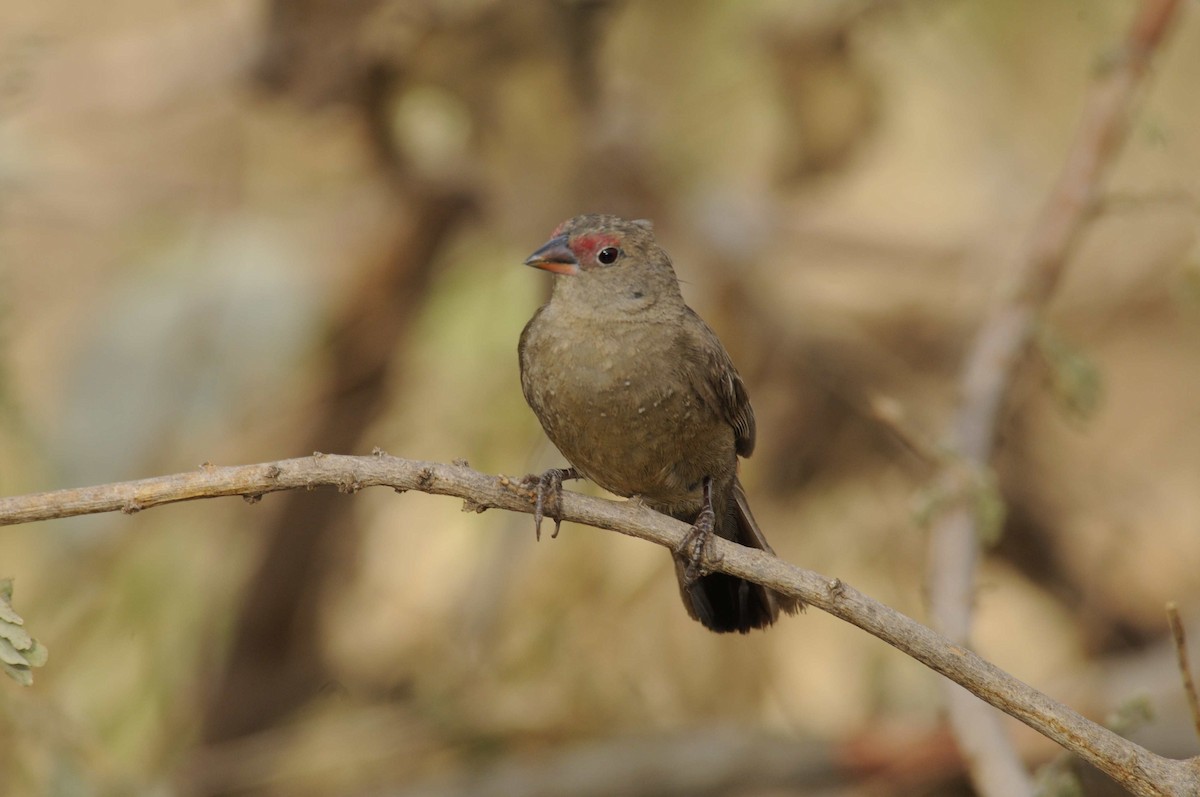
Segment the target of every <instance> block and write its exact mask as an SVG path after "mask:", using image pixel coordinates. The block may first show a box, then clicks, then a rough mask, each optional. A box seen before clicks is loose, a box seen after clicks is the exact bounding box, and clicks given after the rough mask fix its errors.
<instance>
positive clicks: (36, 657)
mask: <svg viewBox="0 0 1200 797" xmlns="http://www.w3.org/2000/svg"><path fill="white" fill-rule="evenodd" d="M12 594H13V585H12V579H11V578H5V579H0V667H3V669H4V672H5V673H7V674H8V676H9V677H10V678H12V679H13V680H15V681H16V682H18V683H20V684H23V685H25V686H29V685H30V684H32V683H33V668H34V667H41V666H42V665H44V664H45V663H46V660H47V659H48V658H49V656H50V651H49V650H47V649H46V646H45V645H43V644H41V643H40V642H38V641H37V640H36V639H34V638H33V637H31V636H30V635H29V632H28V631H26V630H25V629H24V628H22V627H21V626H23V625H25V621H24V620H23V619H21V616H20V615H19V614H17V613H16V611H14V610H13V607H12Z"/></svg>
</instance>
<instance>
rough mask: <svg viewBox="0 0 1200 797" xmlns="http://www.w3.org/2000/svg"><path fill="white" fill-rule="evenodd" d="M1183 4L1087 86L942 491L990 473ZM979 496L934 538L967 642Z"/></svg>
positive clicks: (986, 344)
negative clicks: (1026, 370)
mask: <svg viewBox="0 0 1200 797" xmlns="http://www.w3.org/2000/svg"><path fill="white" fill-rule="evenodd" d="M1180 5H1181V3H1180V2H1179V0H1143V2H1142V3H1141V5H1140V7H1139V8H1138V11H1137V13H1136V14H1135V17H1134V20H1133V22H1132V24H1131V25H1130V28H1129V31H1128V32H1127V34H1126V37H1125V40H1124V42H1123V43H1122V49H1121V51H1120V53H1119V54H1118V55H1119V57H1118V59H1116V60H1115V61H1114V62H1113V63H1112V64H1111V65H1110V66H1109V67H1108V68H1107V69H1105V70H1104V71H1103V72H1102V73H1101V74H1099V75H1098V77H1097V79H1096V80H1095V81H1094V83H1093V85H1092V87H1091V90H1090V93H1089V95H1088V97H1087V99H1086V102H1085V104H1084V111H1083V117H1082V119H1081V121H1080V126H1079V130H1078V132H1077V134H1076V138H1075V142H1074V144H1073V145H1072V147H1071V149H1070V151H1069V154H1068V157H1067V160H1066V163H1065V165H1064V167H1063V171H1062V173H1061V175H1060V176H1059V178H1058V181H1057V183H1056V184H1055V186H1054V188H1053V189H1052V190H1051V192H1050V196H1049V198H1048V199H1047V202H1046V205H1045V208H1044V209H1043V211H1042V213H1041V215H1040V216H1039V217H1038V219H1037V221H1036V222H1035V224H1034V228H1033V230H1032V231H1031V234H1030V237H1029V241H1028V244H1027V246H1026V249H1025V252H1024V253H1023V255H1022V257H1021V259H1020V260H1019V262H1018V263H1017V264H1016V269H1015V270H1016V272H1017V274H1018V284H1017V285H1016V288H1015V290H1014V291H1013V292H1012V294H1011V298H1010V299H1009V300H1007V301H1005V302H1004V303H1002V304H1001V305H1000V306H998V307H997V308H996V309H995V310H994V311H993V312H992V313H991V315H990V317H989V318H988V319H987V321H986V322H985V323H984V325H983V326H982V327H981V328H980V331H979V333H978V335H977V337H976V338H975V342H974V345H973V346H972V348H971V351H970V353H969V354H968V356H967V359H966V362H965V364H964V367H963V371H962V377H961V383H960V390H961V403H960V405H959V409H958V412H957V414H956V415H955V417H954V420H953V423H952V428H951V441H952V442H951V451H952V454H953V456H954V459H955V460H956V462H955V468H953V469H948V470H947V472H946V473H945V474H944V475H943V478H942V479H941V482H940V484H941V489H942V490H943V491H944V492H958V493H959V494H960V495H962V494H964V493H970V492H971V491H972V489H973V488H971V487H968V488H966V489H963V488H962V487H961V466H962V465H964V464H965V465H966V466H967V468H968V469H971V470H973V471H974V472H976V473H982V472H986V469H987V468H988V467H989V464H990V462H991V457H992V451H993V447H994V444H995V439H996V431H997V427H998V424H999V419H1000V414H1001V411H1002V410H1003V408H1004V402H1005V398H1006V395H1007V393H1008V388H1009V385H1010V384H1011V382H1012V378H1013V376H1014V374H1015V373H1016V371H1017V369H1018V368H1019V366H1020V364H1021V362H1022V361H1023V360H1024V359H1025V356H1026V354H1027V352H1028V351H1029V348H1030V343H1031V341H1032V339H1033V336H1034V333H1035V331H1036V328H1037V323H1038V320H1039V317H1040V314H1041V312H1042V310H1043V308H1044V307H1045V306H1046V304H1047V303H1048V302H1049V300H1050V297H1051V296H1052V295H1053V293H1054V290H1055V288H1056V287H1057V285H1058V283H1059V281H1060V279H1061V277H1062V273H1063V270H1064V269H1065V268H1066V264H1067V262H1068V261H1069V259H1070V256H1071V253H1072V252H1073V250H1074V248H1075V244H1076V243H1077V241H1078V240H1079V237H1080V234H1081V233H1082V232H1083V230H1084V227H1085V223H1086V221H1087V219H1088V216H1089V214H1090V213H1091V211H1092V209H1093V207H1094V205H1095V201H1096V196H1097V193H1098V190H1099V187H1100V185H1101V183H1102V180H1103V178H1104V176H1105V174H1106V172H1107V171H1108V168H1109V167H1110V165H1111V164H1112V162H1113V161H1114V159H1115V156H1116V154H1117V152H1118V151H1119V150H1120V148H1121V145H1122V144H1123V143H1124V141H1125V139H1126V137H1127V133H1128V129H1129V119H1130V116H1131V113H1132V109H1133V107H1134V104H1135V100H1136V98H1137V94H1138V89H1139V88H1140V86H1141V84H1142V82H1143V78H1144V77H1145V75H1146V73H1147V71H1148V68H1149V65H1150V59H1151V57H1152V55H1153V54H1154V52H1155V51H1156V49H1157V48H1158V46H1159V44H1161V42H1162V41H1163V39H1164V38H1165V36H1166V33H1167V31H1168V30H1169V29H1170V26H1171V23H1172V21H1173V20H1174V19H1175V18H1176V16H1177V15H1178V11H1179V7H1180ZM954 471H958V472H954ZM976 489H977V488H976ZM968 497H969V496H968ZM973 503H974V502H971V501H969V500H964V501H959V502H957V503H956V504H955V505H954V506H952V507H950V508H949V509H948V510H947V511H945V512H944V513H942V514H941V516H940V517H939V518H938V521H937V522H936V523H935V524H934V526H933V529H932V531H931V534H930V541H929V557H928V573H929V576H928V577H929V602H930V613H931V616H932V618H933V625H934V627H935V628H937V629H938V630H939V631H941V632H942V633H943V634H945V635H946V636H947V637H949V639H951V640H952V641H953V642H955V643H956V644H959V645H966V644H967V643H968V639H969V637H970V628H971V614H972V612H971V607H972V602H973V598H974V587H975V569H976V565H977V562H978V559H979V549H980V539H981V537H982V536H983V535H981V533H980V528H981V526H980V520H979V513H978V511H977V507H976V506H974V505H973ZM945 700H946V704H947V710H948V713H949V716H950V723H951V725H952V727H953V728H954V732H955V736H956V738H957V739H958V740H959V746H960V748H961V749H962V751H963V755H964V757H965V758H966V760H967V762H968V767H969V769H970V770H971V778H972V781H973V782H974V785H975V788H976V789H977V790H978V791H979V792H980V794H982V795H988V796H990V797H1014V796H1015V795H1031V794H1032V793H1033V787H1032V784H1031V782H1030V779H1029V776H1028V774H1027V772H1026V771H1025V768H1024V766H1023V765H1022V763H1021V761H1020V758H1019V756H1018V755H1017V753H1016V751H1015V749H1014V748H1013V746H1012V744H1011V741H1010V740H1009V739H1008V738H1007V736H1006V734H1005V733H1004V729H1003V728H1002V727H1001V726H1000V724H999V722H998V719H999V718H998V717H997V716H996V715H995V714H993V713H991V712H988V711H986V710H984V709H983V707H982V706H980V705H979V704H978V702H976V701H975V700H972V699H971V698H970V697H969V696H968V695H966V694H965V693H963V692H962V691H961V690H958V689H955V688H954V687H953V686H951V685H950V684H946V689H945Z"/></svg>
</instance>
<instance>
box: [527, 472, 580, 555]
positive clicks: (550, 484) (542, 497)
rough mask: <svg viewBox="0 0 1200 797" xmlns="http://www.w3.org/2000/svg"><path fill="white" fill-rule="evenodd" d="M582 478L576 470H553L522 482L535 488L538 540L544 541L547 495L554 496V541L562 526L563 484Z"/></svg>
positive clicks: (534, 475) (536, 532)
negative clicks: (543, 523)
mask: <svg viewBox="0 0 1200 797" xmlns="http://www.w3.org/2000/svg"><path fill="white" fill-rule="evenodd" d="M582 478H583V474H582V473H580V472H579V471H577V470H575V469H574V468H551V469H550V470H548V471H546V472H545V473H543V474H541V475H540V476H539V475H538V474H536V473H531V474H529V475H528V476H526V477H525V478H524V479H522V480H521V483H522V484H524V485H525V486H527V487H532V488H534V501H533V529H534V533H535V535H536V536H537V539H538V540H541V539H542V518H544V517H546V495H547V494H549V493H553V494H554V507H553V509H554V514H553V515H552V517H553V518H554V533H553V534H551V535H550V538H551V539H554V538H555V537H557V536H558V529H559V527H560V526H562V492H563V486H562V483H563V482H564V481H566V480H568V479H582Z"/></svg>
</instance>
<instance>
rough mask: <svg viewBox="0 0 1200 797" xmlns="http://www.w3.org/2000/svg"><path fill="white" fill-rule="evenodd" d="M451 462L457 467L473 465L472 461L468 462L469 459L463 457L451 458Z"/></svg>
mask: <svg viewBox="0 0 1200 797" xmlns="http://www.w3.org/2000/svg"><path fill="white" fill-rule="evenodd" d="M450 464H451V465H454V466H455V467H456V468H469V467H471V463H470V462H467V461H466V460H465V459H463V458H462V457H459V458H458V459H454V460H451V461H450Z"/></svg>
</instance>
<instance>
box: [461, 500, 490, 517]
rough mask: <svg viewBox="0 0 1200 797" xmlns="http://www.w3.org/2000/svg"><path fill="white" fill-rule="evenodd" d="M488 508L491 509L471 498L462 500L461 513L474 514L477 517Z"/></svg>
mask: <svg viewBox="0 0 1200 797" xmlns="http://www.w3.org/2000/svg"><path fill="white" fill-rule="evenodd" d="M490 508H491V507H489V506H488V505H487V504H485V503H482V502H481V501H476V500H474V499H471V498H464V499H463V505H462V511H464V512H474V513H475V514H477V515H479V514H483V513H484V512H486V511H487V510H488V509H490Z"/></svg>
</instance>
